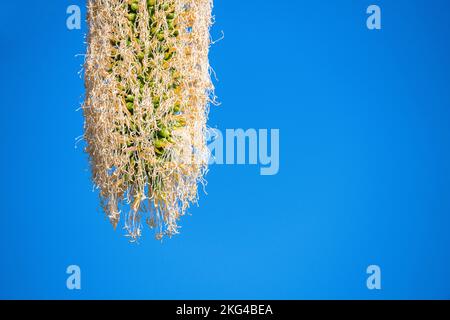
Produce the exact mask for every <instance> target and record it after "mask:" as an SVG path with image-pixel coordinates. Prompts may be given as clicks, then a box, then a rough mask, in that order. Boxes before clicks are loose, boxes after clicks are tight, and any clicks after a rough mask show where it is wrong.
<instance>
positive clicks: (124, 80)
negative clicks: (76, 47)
mask: <svg viewBox="0 0 450 320" xmlns="http://www.w3.org/2000/svg"><path fill="white" fill-rule="evenodd" d="M211 9H212V2H211V0H89V2H88V23H89V36H88V52H87V55H86V62H85V86H86V98H85V103H84V105H83V112H84V116H85V135H84V138H85V140H86V142H87V147H86V151H87V153H88V154H89V158H90V163H91V168H92V176H93V181H94V183H95V185H96V186H97V187H98V188H99V190H100V198H101V205H102V208H103V209H104V211H105V212H106V214H107V216H108V217H109V219H110V221H111V223H112V224H113V226H114V228H115V227H116V226H117V225H118V223H119V222H120V220H121V219H122V220H123V224H124V228H125V229H126V230H127V232H128V235H129V236H130V237H131V239H132V240H137V239H138V238H139V237H140V235H141V228H142V225H143V224H147V225H148V226H149V227H151V228H156V237H157V239H161V238H162V237H163V236H164V235H167V236H172V235H174V234H176V233H178V229H179V226H178V221H179V219H180V217H181V216H183V215H184V214H185V213H186V210H187V209H188V207H189V205H190V204H191V203H195V202H197V199H198V192H197V191H198V190H197V188H198V184H199V183H204V179H203V177H204V174H205V173H206V170H207V161H208V157H209V152H208V148H207V145H206V121H207V116H208V111H209V108H208V105H209V102H211V99H210V98H211V97H212V91H213V86H212V84H211V80H210V74H209V62H208V50H209V46H210V39H209V28H210V25H211V20H212V17H211Z"/></svg>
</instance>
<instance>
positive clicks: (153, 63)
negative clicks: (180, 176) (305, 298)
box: [108, 0, 186, 159]
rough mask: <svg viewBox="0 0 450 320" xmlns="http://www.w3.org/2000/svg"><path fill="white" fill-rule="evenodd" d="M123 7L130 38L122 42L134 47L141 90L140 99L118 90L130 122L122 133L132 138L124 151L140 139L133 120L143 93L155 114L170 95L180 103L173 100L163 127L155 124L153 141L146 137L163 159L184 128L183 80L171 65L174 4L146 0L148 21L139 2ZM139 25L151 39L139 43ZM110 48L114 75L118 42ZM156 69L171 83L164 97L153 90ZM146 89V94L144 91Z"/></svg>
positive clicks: (165, 0) (167, 0)
mask: <svg viewBox="0 0 450 320" xmlns="http://www.w3.org/2000/svg"><path fill="white" fill-rule="evenodd" d="M126 5H127V19H128V21H129V25H130V28H131V30H132V32H131V35H132V36H131V37H128V39H122V40H123V41H126V45H127V46H133V50H134V54H135V57H136V59H135V63H136V64H137V65H136V70H140V73H139V74H138V75H137V81H138V82H139V87H140V89H139V96H135V94H134V93H133V92H132V90H131V88H127V87H126V86H125V87H124V86H122V85H121V86H120V87H119V90H120V95H121V96H122V97H123V103H124V105H125V106H126V110H127V112H128V113H129V116H130V119H131V120H130V122H129V123H130V125H129V127H128V128H126V130H125V132H123V133H124V134H126V135H127V136H129V137H131V138H128V141H129V142H128V143H127V147H130V146H134V143H133V142H130V140H132V137H133V136H140V130H139V128H138V126H137V125H135V124H134V121H133V116H134V115H135V114H136V110H137V108H139V106H140V105H141V103H142V100H143V94H144V92H147V93H149V94H150V95H151V97H150V98H151V99H150V100H151V102H152V106H153V108H154V110H157V109H158V108H159V107H160V105H161V104H162V103H163V102H164V101H165V100H166V99H167V96H168V94H167V93H168V92H169V91H172V92H173V93H174V95H175V96H178V97H179V99H176V102H175V103H174V105H173V106H172V108H171V110H170V114H169V115H167V116H168V119H170V121H164V123H165V124H163V123H162V121H158V130H157V131H155V133H154V135H153V136H152V137H148V138H149V139H151V140H152V141H153V146H154V151H155V154H156V156H157V157H159V158H161V159H162V158H163V156H164V154H165V150H166V148H167V146H168V145H170V144H172V143H174V139H173V131H174V130H177V129H179V128H182V127H184V126H185V125H186V120H185V118H184V117H183V115H182V104H181V88H180V87H181V82H182V77H181V74H180V72H179V71H178V70H177V69H176V67H175V66H173V64H172V63H171V62H172V59H173V58H174V57H175V56H176V53H177V52H176V49H175V48H174V46H173V42H174V40H176V38H177V37H178V36H179V34H180V33H179V30H178V28H177V27H178V26H177V22H176V14H175V3H174V1H173V0H147V2H146V9H147V13H148V15H147V16H148V21H144V19H142V18H143V16H144V15H143V14H142V12H140V10H143V9H144V8H142V7H140V5H139V1H138V0H128V1H127V4H126ZM162 17H164V18H162ZM142 23H144V24H145V27H146V28H148V30H149V34H150V37H151V38H150V39H141V34H140V33H139V31H138V30H139V27H138V24H142ZM147 23H148V24H147ZM167 38H169V39H167ZM144 40H147V41H144ZM145 42H147V43H148V42H150V43H151V44H152V45H151V46H148V45H147V47H145ZM111 44H112V47H113V49H112V54H111V60H112V61H111V64H110V65H111V67H110V69H109V70H108V71H109V72H110V73H111V72H113V67H114V66H117V65H118V64H119V63H120V62H121V61H122V60H123V58H122V57H121V55H120V54H119V53H118V52H119V50H118V49H119V47H120V44H121V43H120V41H119V40H117V39H111ZM136 44H137V45H136ZM158 65H159V66H158ZM157 67H160V68H161V69H162V70H164V72H170V75H171V79H172V81H171V83H169V84H167V87H166V88H164V91H165V93H163V94H160V93H158V92H157V90H156V84H159V83H158V76H155V73H154V72H152V71H153V70H154V69H155V68H157ZM116 77H117V80H118V82H121V80H122V77H121V76H120V75H117V76H116ZM147 88H148V89H149V90H145V89H147ZM159 92H161V90H159ZM141 111H142V112H140V113H139V114H140V115H141V116H142V115H143V117H144V119H145V117H147V116H148V115H147V114H146V113H145V112H144V111H143V110H141ZM153 114H154V113H153ZM148 118H149V117H148ZM122 131H124V130H122Z"/></svg>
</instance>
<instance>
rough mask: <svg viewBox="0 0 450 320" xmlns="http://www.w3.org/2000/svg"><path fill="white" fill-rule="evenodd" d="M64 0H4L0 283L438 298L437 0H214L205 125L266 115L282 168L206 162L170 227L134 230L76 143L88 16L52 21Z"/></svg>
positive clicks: (444, 246) (447, 255) (440, 46)
mask: <svg viewBox="0 0 450 320" xmlns="http://www.w3.org/2000/svg"><path fill="white" fill-rule="evenodd" d="M372 3H375V4H378V5H380V6H381V8H382V10H383V11H382V14H383V15H382V19H383V20H382V23H383V29H382V30H381V31H369V30H368V29H367V28H366V26H365V20H366V14H365V10H366V8H367V6H368V5H370V4H372ZM70 4H78V5H80V6H81V7H82V8H83V16H84V15H85V13H86V11H85V8H84V6H85V2H84V1H81V0H78V1H76V0H72V1H61V0H58V1H56V0H52V1H25V2H23V3H22V4H21V5H20V6H17V3H16V2H13V1H7V2H5V3H2V10H1V13H0V15H1V19H0V39H1V41H2V50H1V51H0V61H1V80H0V82H1V85H0V88H1V89H0V90H1V92H2V103H1V105H2V107H1V109H0V112H1V116H0V121H1V128H2V129H3V132H4V134H3V139H2V143H1V146H2V147H1V158H0V161H1V166H0V170H1V172H0V176H1V181H2V182H1V193H0V194H1V197H2V198H1V200H2V206H1V209H0V212H1V224H0V248H1V251H0V254H1V263H0V269H1V270H0V271H1V272H0V298H63V299H79V298H149V299H178V298H182V299H197V298H205V299H215V298H219V299H220V298H235V299H244V298H255V299H301V298H344V299H347V298H359V299H379V298H450V280H449V272H450V271H449V270H450V251H449V244H450V232H449V226H450V217H449V214H450V125H449V124H450V110H449V108H450V63H449V62H450V59H449V57H450V46H449V39H450V37H449V36H450V21H449V19H448V14H449V12H450V2H449V1H447V0H433V1H426V0H420V1H419V0H417V1H406V0H397V1H382V0H373V1H365V0H358V1H354V0H341V1H336V0H308V1H303V0H290V1H288V0H280V1H275V2H274V1H257V0H246V1H231V0H216V3H215V8H214V11H215V15H216V25H215V26H214V28H213V30H212V36H213V38H219V37H220V35H221V33H220V31H221V30H223V31H224V32H225V39H224V40H223V41H221V42H219V43H218V44H216V45H215V46H214V47H213V48H212V51H211V63H212V65H213V67H214V69H215V70H216V72H217V74H218V78H219V82H217V83H216V86H217V95H218V96H219V97H220V100H221V102H222V106H221V107H219V108H213V109H212V111H211V119H210V123H209V124H210V125H211V126H212V127H217V128H220V129H226V128H279V129H280V131H281V146H280V147H281V151H280V157H281V159H280V172H279V174H278V175H276V176H271V177H263V176H260V175H259V169H258V167H256V166H213V167H211V172H210V174H209V175H208V180H209V185H208V189H207V190H208V193H209V194H208V196H203V195H202V197H201V201H200V207H198V208H193V210H192V212H191V213H192V216H190V217H185V218H183V220H182V226H183V229H182V234H181V235H180V236H177V237H175V238H173V239H171V240H168V241H164V243H162V244H161V243H160V242H157V241H155V240H153V236H152V235H151V233H150V232H148V231H146V232H145V233H144V238H143V239H142V241H141V243H140V244H139V245H133V244H129V243H128V242H127V239H126V238H125V237H123V236H122V231H121V230H118V231H116V232H114V231H113V229H112V228H111V226H110V224H109V223H108V222H107V220H106V219H105V218H104V215H103V213H102V212H101V211H100V210H99V208H98V198H97V194H96V193H95V192H92V183H91V181H90V173H89V171H88V163H87V159H86V155H85V154H84V153H83V150H82V149H81V148H78V149H76V148H74V145H75V138H76V137H77V136H79V135H81V134H82V128H83V118H82V114H81V112H79V111H78V112H77V111H76V109H77V108H78V107H79V106H80V103H81V102H82V99H83V93H84V88H83V81H82V79H80V77H79V75H78V74H77V72H78V71H79V70H80V69H81V65H82V63H83V58H82V57H80V56H78V57H76V54H82V53H84V52H85V44H84V37H85V33H86V31H87V30H86V25H85V24H83V28H82V30H75V31H69V30H67V29H66V25H65V19H66V17H67V16H66V13H65V11H66V8H67V6H69V5H70ZM70 264H77V265H79V266H80V267H81V270H82V290H81V291H69V290H67V289H66V277H67V275H66V273H65V270H66V267H67V266H68V265H70ZM371 264H377V265H379V266H380V267H381V268H382V290H381V291H369V290H367V288H366V277H367V275H366V272H365V270H366V267H367V266H368V265H371Z"/></svg>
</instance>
